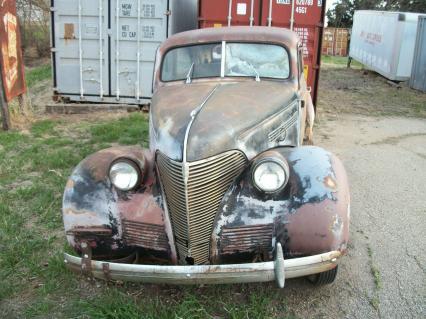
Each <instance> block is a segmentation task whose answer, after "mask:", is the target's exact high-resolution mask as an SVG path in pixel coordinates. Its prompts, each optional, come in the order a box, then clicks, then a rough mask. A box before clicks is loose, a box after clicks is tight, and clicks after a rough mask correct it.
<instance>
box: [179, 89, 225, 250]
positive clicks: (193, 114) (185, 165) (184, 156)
mask: <svg viewBox="0 0 426 319" xmlns="http://www.w3.org/2000/svg"><path fill="white" fill-rule="evenodd" d="M218 87H219V86H215V87H214V89H213V90H212V91H211V92H210V93H209V94H208V95H207V96H206V97H205V99H204V101H203V102H202V103H201V104H200V105H199V106H198V107H197V108H195V109H194V110H193V111H192V112H191V114H190V115H191V120H190V121H189V123H188V126H187V127H186V132H185V139H184V143H183V154H182V175H183V178H184V181H183V182H184V188H185V207H186V208H187V210H188V208H189V198H188V180H189V164H188V162H187V149H188V139H189V132H190V131H191V126H192V124H193V123H194V121H195V118H196V117H197V114H198V113H199V112H200V111H201V109H202V108H203V106H204V105H206V103H207V101H208V100H209V99H210V97H211V96H212V95H213V93H214V92H215V91H216V90H217V88H218ZM186 218H187V222H188V232H189V231H190V229H191V225H190V220H189V215H188V214H187V215H186ZM188 257H191V236H190V235H189V234H188Z"/></svg>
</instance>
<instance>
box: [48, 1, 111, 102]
mask: <svg viewBox="0 0 426 319" xmlns="http://www.w3.org/2000/svg"><path fill="white" fill-rule="evenodd" d="M52 3H53V8H52V10H53V11H52V22H53V24H54V25H53V28H52V43H53V49H52V51H53V57H54V66H55V86H56V90H57V92H58V93H60V94H71V95H79V96H80V97H81V98H82V99H84V96H86V95H96V96H104V95H107V94H108V85H109V82H108V63H107V62H108V59H109V52H108V34H107V32H106V30H107V29H108V0H99V1H98V0H72V1H71V0H55V1H53V2H52Z"/></svg>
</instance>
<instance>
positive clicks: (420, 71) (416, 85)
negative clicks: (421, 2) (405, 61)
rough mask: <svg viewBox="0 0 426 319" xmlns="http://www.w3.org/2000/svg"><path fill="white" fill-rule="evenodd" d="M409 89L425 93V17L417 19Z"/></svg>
mask: <svg viewBox="0 0 426 319" xmlns="http://www.w3.org/2000/svg"><path fill="white" fill-rule="evenodd" d="M410 87H412V88H413V89H416V90H420V91H423V92H426V15H425V16H421V17H419V22H418V26H417V37H416V47H415V49H414V60H413V68H412V71H411V78H410Z"/></svg>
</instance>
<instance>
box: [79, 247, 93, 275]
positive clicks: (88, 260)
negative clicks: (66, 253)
mask: <svg viewBox="0 0 426 319" xmlns="http://www.w3.org/2000/svg"><path fill="white" fill-rule="evenodd" d="M81 256H82V258H81V272H82V273H83V274H84V275H86V276H92V248H91V247H90V245H89V243H88V242H82V243H81Z"/></svg>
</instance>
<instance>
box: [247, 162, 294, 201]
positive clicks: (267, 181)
mask: <svg viewBox="0 0 426 319" xmlns="http://www.w3.org/2000/svg"><path fill="white" fill-rule="evenodd" d="M288 177H289V168H288V164H287V163H286V162H284V161H281V160H275V159H271V158H265V159H263V160H261V161H260V162H259V163H257V164H255V166H254V169H253V182H254V185H255V186H256V188H258V189H259V190H261V191H264V192H266V193H274V192H277V191H279V190H281V189H283V188H284V187H285V185H286V184H287V182H288Z"/></svg>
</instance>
